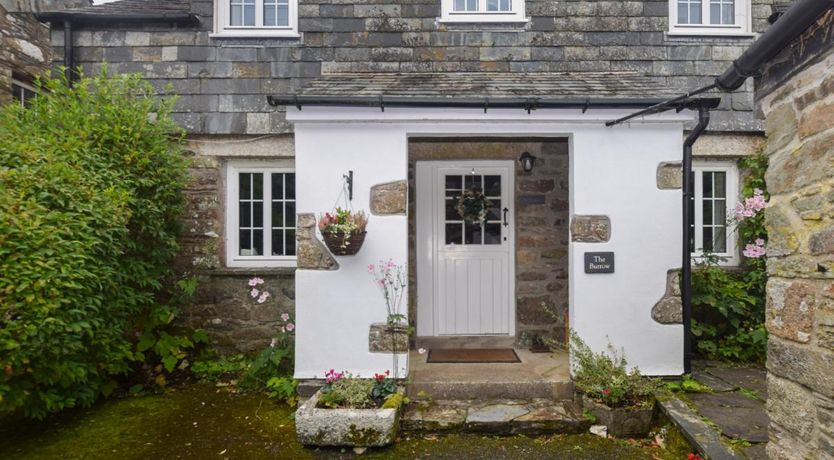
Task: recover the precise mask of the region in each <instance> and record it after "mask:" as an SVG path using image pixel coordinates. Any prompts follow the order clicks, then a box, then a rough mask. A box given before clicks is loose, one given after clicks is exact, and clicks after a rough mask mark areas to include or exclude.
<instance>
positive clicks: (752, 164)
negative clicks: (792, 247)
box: [692, 154, 768, 363]
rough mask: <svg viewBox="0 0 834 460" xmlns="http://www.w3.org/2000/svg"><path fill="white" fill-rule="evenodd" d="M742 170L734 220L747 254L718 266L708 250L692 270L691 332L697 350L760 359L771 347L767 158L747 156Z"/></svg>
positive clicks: (708, 354)
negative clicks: (728, 265) (767, 307)
mask: <svg viewBox="0 0 834 460" xmlns="http://www.w3.org/2000/svg"><path fill="white" fill-rule="evenodd" d="M739 169H740V170H741V171H742V174H743V186H742V190H741V198H742V199H741V201H740V202H739V204H738V206H737V207H736V209H735V210H733V214H734V215H733V216H732V218H731V222H732V225H733V228H734V231H735V232H736V233H737V236H738V241H739V244H740V245H741V246H743V247H744V250H743V251H742V253H743V255H744V259H743V261H742V263H741V265H740V267H738V269H735V268H733V269H728V268H725V267H721V266H719V265H718V262H719V259H718V258H717V257H715V256H709V255H707V257H705V258H704V259H703V261H702V262H701V263H699V264H698V266H697V268H696V269H695V270H693V273H692V314H693V320H692V333H693V335H694V337H695V344H696V349H697V351H698V352H699V353H700V354H701V355H703V356H705V357H708V358H710V359H721V360H732V361H746V362H760V363H761V362H764V360H765V355H766V351H767V350H766V349H767V330H766V329H765V305H766V285H767V271H766V265H767V263H766V260H767V254H766V250H765V244H766V243H767V230H766V229H765V225H764V207H765V205H766V203H767V199H768V195H767V188H766V184H765V179H764V176H765V171H766V170H767V157H765V156H764V155H761V154H758V155H753V156H749V157H745V158H743V159H741V160H740V161H739Z"/></svg>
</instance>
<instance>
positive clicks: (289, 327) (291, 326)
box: [287, 323, 295, 332]
mask: <svg viewBox="0 0 834 460" xmlns="http://www.w3.org/2000/svg"><path fill="white" fill-rule="evenodd" d="M293 330H295V324H293V323H287V332H292V331H293Z"/></svg>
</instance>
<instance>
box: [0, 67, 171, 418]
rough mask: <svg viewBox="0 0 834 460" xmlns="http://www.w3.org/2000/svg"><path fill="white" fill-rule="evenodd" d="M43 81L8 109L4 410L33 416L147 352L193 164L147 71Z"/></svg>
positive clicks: (2, 287)
mask: <svg viewBox="0 0 834 460" xmlns="http://www.w3.org/2000/svg"><path fill="white" fill-rule="evenodd" d="M42 86H43V87H42V90H41V94H42V95H41V96H40V97H38V98H37V100H35V102H34V103H33V105H32V106H31V107H29V108H26V109H23V108H20V107H18V106H16V105H10V106H6V107H4V108H3V109H2V110H0V414H2V413H11V412H16V411H22V412H23V413H25V414H26V415H27V416H32V417H43V416H44V415H46V414H47V413H49V412H55V411H59V410H61V409H64V408H68V407H74V406H78V405H89V404H91V403H92V402H93V401H95V400H96V399H97V398H98V397H99V396H100V395H102V394H107V393H108V392H110V391H112V390H113V389H114V388H115V386H116V381H115V380H114V377H116V376H118V375H120V374H125V373H127V372H129V371H130V369H131V367H132V365H133V364H134V363H135V362H136V361H138V360H141V359H143V358H144V357H143V356H142V354H141V353H137V352H136V347H135V342H136V339H137V337H138V335H139V334H140V333H141V331H142V327H143V326H142V324H143V323H144V322H146V318H147V317H148V316H149V315H152V314H158V311H159V308H160V304H161V303H162V302H164V300H165V299H166V298H167V294H166V293H165V290H164V288H163V286H164V285H166V280H167V279H168V277H169V276H170V275H171V261H172V258H173V256H174V255H175V253H176V252H177V249H178V246H177V235H178V233H179V228H178V227H179V226H178V216H179V213H180V211H181V209H182V205H183V202H182V195H181V190H182V188H183V187H184V185H185V181H186V171H187V169H186V168H187V165H186V161H185V159H184V157H183V155H182V152H181V145H182V140H183V136H182V132H181V131H180V129H179V128H177V126H176V125H175V124H174V122H173V121H172V120H171V118H170V116H169V114H170V109H171V104H172V103H173V101H171V100H165V99H159V98H155V97H153V94H154V89H153V88H152V87H150V85H149V84H148V83H146V82H143V81H142V80H141V79H140V78H139V77H138V76H127V75H120V76H116V77H113V76H108V75H106V74H103V75H101V76H97V77H92V78H83V79H82V80H81V81H78V82H76V84H75V85H74V86H73V87H71V88H70V87H69V86H68V85H67V84H66V82H65V81H64V80H62V79H47V80H44V81H43V82H42ZM163 308H164V307H163Z"/></svg>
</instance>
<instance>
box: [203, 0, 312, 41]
mask: <svg viewBox="0 0 834 460" xmlns="http://www.w3.org/2000/svg"><path fill="white" fill-rule="evenodd" d="M214 23H215V24H214V32H215V33H214V36H216V37H224V36H227V37H297V36H298V0H215V2H214Z"/></svg>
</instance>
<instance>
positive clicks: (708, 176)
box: [702, 172, 712, 198]
mask: <svg viewBox="0 0 834 460" xmlns="http://www.w3.org/2000/svg"><path fill="white" fill-rule="evenodd" d="M702 178H703V180H704V187H703V189H704V198H712V173H711V172H704V173H703V175H702Z"/></svg>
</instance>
